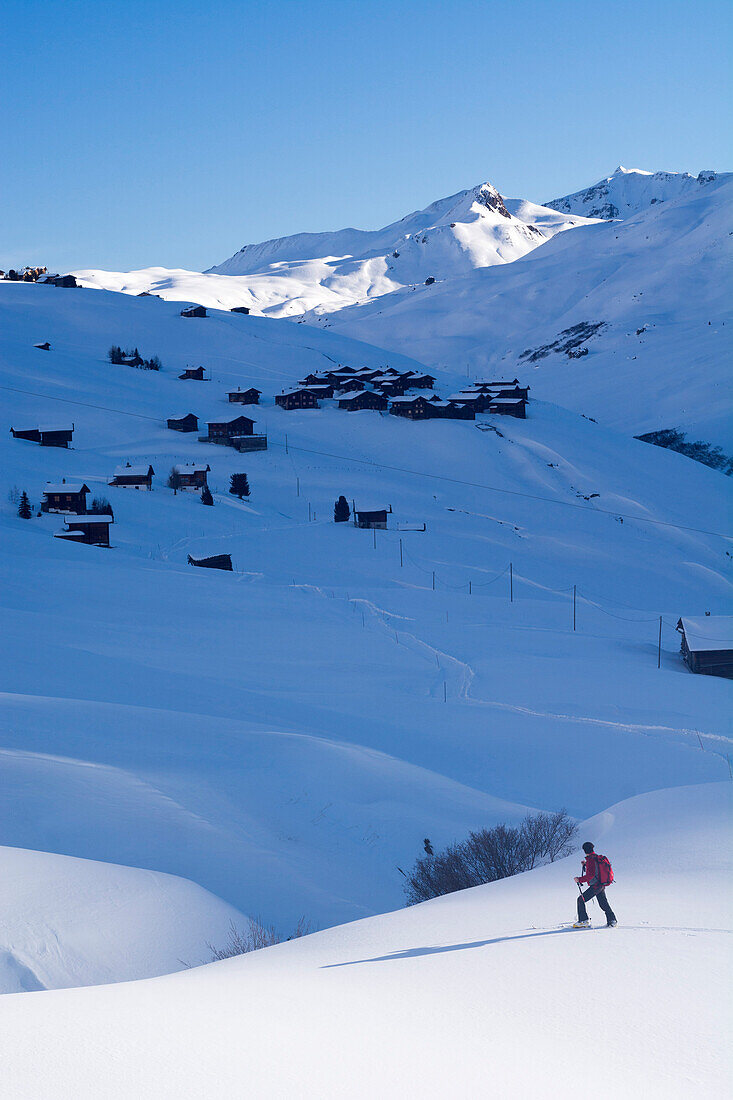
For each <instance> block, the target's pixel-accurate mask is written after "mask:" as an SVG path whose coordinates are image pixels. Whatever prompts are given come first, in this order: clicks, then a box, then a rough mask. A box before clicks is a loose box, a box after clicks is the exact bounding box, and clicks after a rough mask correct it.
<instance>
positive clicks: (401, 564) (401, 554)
mask: <svg viewBox="0 0 733 1100" xmlns="http://www.w3.org/2000/svg"><path fill="white" fill-rule="evenodd" d="M400 569H402V539H400Z"/></svg>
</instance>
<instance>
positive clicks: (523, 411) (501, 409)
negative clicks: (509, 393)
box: [487, 397, 527, 420]
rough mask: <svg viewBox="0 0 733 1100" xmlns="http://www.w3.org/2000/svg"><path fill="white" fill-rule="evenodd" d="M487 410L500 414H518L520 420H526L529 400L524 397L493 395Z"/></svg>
mask: <svg viewBox="0 0 733 1100" xmlns="http://www.w3.org/2000/svg"><path fill="white" fill-rule="evenodd" d="M487 411H488V412H490V413H495V414H498V415H500V416H516V417H517V418H518V419H519V420H526V419H527V402H526V401H525V399H524V398H523V397H491V398H489V404H488V405H487Z"/></svg>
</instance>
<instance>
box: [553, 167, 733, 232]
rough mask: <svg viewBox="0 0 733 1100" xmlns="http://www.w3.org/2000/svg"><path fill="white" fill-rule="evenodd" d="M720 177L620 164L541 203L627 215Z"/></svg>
mask: <svg viewBox="0 0 733 1100" xmlns="http://www.w3.org/2000/svg"><path fill="white" fill-rule="evenodd" d="M725 177H728V178H730V173H729V172H727V173H724V174H723V177H721V176H719V175H718V173H717V172H700V174H699V175H698V176H691V175H690V174H689V172H645V171H643V169H641V168H624V167H623V165H619V167H618V168H617V169H616V171H615V172H613V173H612V175H610V176H606V178H605V179H602V180H599V181H598V183H594V184H593V185H592V186H591V187H586V188H584V189H583V190H582V191H574V192H573V194H572V195H563V197H562V198H560V199H553V200H552V201H551V202H548V203H546V204H545V205H546V206H547V207H549V208H550V209H551V210H557V211H559V212H561V213H563V214H582V215H583V217H586V218H603V219H605V220H608V219H610V218H629V217H631V216H632V215H633V214H638V213H639V211H641V210H647V209H648V208H649V207H650V206H654V205H656V203H658V202H667V201H668V200H669V199H678V198H681V197H683V196H687V195H692V194H694V193H695V192H696V191H698V190H699V189H700V188H701V187H705V186H706V185H707V184H709V183H714V182H715V181H716V180H719V179H721V178H725Z"/></svg>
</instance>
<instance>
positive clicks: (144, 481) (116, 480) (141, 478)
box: [109, 462, 155, 492]
mask: <svg viewBox="0 0 733 1100" xmlns="http://www.w3.org/2000/svg"><path fill="white" fill-rule="evenodd" d="M154 476H155V470H154V469H153V467H152V466H150V465H149V464H143V465H141V466H131V465H130V463H129V462H126V463H125V465H124V466H116V467H115V472H114V474H113V475H112V480H111V481H110V482H109V484H110V485H114V486H117V487H119V488H125V489H146V490H147V491H148V492H150V491H151V490H152V488H153V477H154Z"/></svg>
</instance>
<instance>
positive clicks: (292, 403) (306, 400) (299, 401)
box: [275, 390, 321, 412]
mask: <svg viewBox="0 0 733 1100" xmlns="http://www.w3.org/2000/svg"><path fill="white" fill-rule="evenodd" d="M275 404H276V405H279V406H280V408H281V409H286V410H287V412H292V410H293V409H320V407H321V406H320V405H319V404H318V398H317V397H316V395H315V394H314V393H311V391H310V390H289V391H288V392H287V393H278V394H276V395H275Z"/></svg>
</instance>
